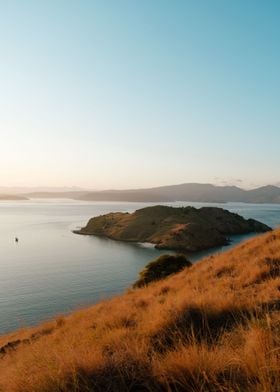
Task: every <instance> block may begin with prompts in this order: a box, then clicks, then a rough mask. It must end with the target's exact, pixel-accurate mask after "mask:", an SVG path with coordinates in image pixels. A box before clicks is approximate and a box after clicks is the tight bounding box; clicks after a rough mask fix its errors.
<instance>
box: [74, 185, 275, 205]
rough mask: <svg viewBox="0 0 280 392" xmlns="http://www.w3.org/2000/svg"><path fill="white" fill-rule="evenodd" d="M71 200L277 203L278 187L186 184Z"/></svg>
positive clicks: (84, 194) (82, 196)
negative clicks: (248, 187)
mask: <svg viewBox="0 0 280 392" xmlns="http://www.w3.org/2000/svg"><path fill="white" fill-rule="evenodd" d="M75 198H78V199H80V200H87V201H127V202H172V201H192V202H216V203H226V202H245V203H280V188H279V187H276V186H272V185H268V186H264V187H261V188H256V189H252V190H244V189H241V188H238V187H236V186H215V185H212V184H196V183H188V184H180V185H170V186H162V187H157V188H147V189H131V190H107V191H98V192H84V193H81V194H80V195H77V196H75Z"/></svg>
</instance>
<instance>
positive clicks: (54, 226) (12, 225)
mask: <svg viewBox="0 0 280 392" xmlns="http://www.w3.org/2000/svg"><path fill="white" fill-rule="evenodd" d="M151 204H152V203H151ZM206 204H207V203H187V202H177V203H168V205H173V206H183V205H184V206H186V205H194V206H202V205H206ZM147 205H148V204H147V203H145V204H143V203H142V204H141V203H105V202H92V203H86V202H79V201H72V200H30V201H23V202H4V201H2V202H0V248H1V258H0V333H4V332H7V331H11V330H13V329H15V328H18V327H24V326H27V325H33V324H35V323H38V322H39V321H41V320H45V319H48V318H50V317H53V316H55V315H58V314H61V313H67V312H69V311H70V310H72V309H76V308H78V307H80V306H86V305H89V304H92V303H94V302H96V301H98V300H100V299H102V298H106V297H110V296H112V295H114V294H116V293H121V292H122V291H123V290H124V289H126V288H128V287H129V286H130V285H131V284H132V283H133V282H134V281H135V280H136V278H137V274H138V272H139V271H140V270H141V269H142V268H143V267H144V266H145V265H146V264H147V263H148V262H149V261H150V260H151V259H153V258H155V257H157V256H158V255H160V254H161V253H167V251H158V250H156V249H154V248H151V247H147V246H143V245H140V244H128V243H122V242H117V241H112V240H108V239H104V238H98V237H94V236H80V235H75V234H73V233H72V230H73V229H75V228H77V227H79V226H83V225H85V223H86V222H87V221H88V219H89V218H90V217H92V216H97V215H100V214H104V213H107V212H112V211H128V212H131V211H134V210H135V209H138V208H141V207H145V206H147ZM208 205H210V204H208ZM211 205H218V204H211ZM220 206H221V207H223V208H226V209H229V210H230V211H233V212H237V213H240V214H241V215H242V216H244V217H245V218H255V219H258V220H260V221H262V222H264V223H266V224H268V225H270V226H272V227H276V226H279V225H280V205H269V204H263V205H255V204H241V203H227V204H221V205H220ZM16 236H17V237H19V242H18V243H15V237H16ZM247 237H249V236H235V237H234V240H233V242H232V245H235V244H236V243H238V242H239V241H241V240H243V239H245V238H247ZM228 248H229V247H223V248H217V249H214V250H210V251H206V252H200V253H196V254H192V255H189V256H188V257H189V258H190V259H191V260H192V261H197V260H199V259H201V258H202V257H203V256H205V255H207V254H210V253H213V252H217V251H221V250H224V249H228Z"/></svg>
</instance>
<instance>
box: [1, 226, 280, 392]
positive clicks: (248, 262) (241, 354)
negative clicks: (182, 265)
mask: <svg viewBox="0 0 280 392" xmlns="http://www.w3.org/2000/svg"><path fill="white" fill-rule="evenodd" d="M279 310H280V230H277V231H274V232H270V233H267V234H264V235H262V236H261V237H258V238H255V239H253V240H250V241H249V242H247V243H244V244H241V245H240V246H238V247H237V248H235V249H233V250H231V251H229V252H227V253H224V254H220V255H217V256H211V257H208V258H206V259H204V260H203V261H201V262H200V263H198V264H195V265H194V266H192V267H190V268H187V269H185V270H183V271H182V272H180V273H178V274H175V275H173V276H171V277H169V278H167V279H165V280H162V281H158V282H155V283H152V284H150V285H149V286H147V287H144V288H140V289H136V290H131V291H130V292H128V293H127V294H124V295H122V296H119V297H115V298H113V299H112V300H108V301H104V302H101V303H99V304H98V305H96V306H93V307H91V308H89V309H85V310H81V311H78V312H75V313H73V314H71V315H70V316H68V317H60V318H57V319H56V320H53V321H51V322H49V323H46V324H42V325H40V326H39V327H37V328H33V329H26V330H22V331H18V332H15V333H12V334H10V335H8V336H3V337H0V347H2V348H1V349H0V357H1V359H0V375H1V376H0V391H2V392H74V391H75V392H78V391H80V392H81V391H100V392H104V391H120V392H121V391H166V392H168V391H190V392H198V391H201V392H202V391H203V392H205V391H206V392H207V391H221V392H222V391H239V392H247V391H252V392H272V391H275V392H276V391H279V385H280V314H279Z"/></svg>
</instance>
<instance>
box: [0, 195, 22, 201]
mask: <svg viewBox="0 0 280 392" xmlns="http://www.w3.org/2000/svg"><path fill="white" fill-rule="evenodd" d="M0 200H28V198H27V197H25V196H21V195H0Z"/></svg>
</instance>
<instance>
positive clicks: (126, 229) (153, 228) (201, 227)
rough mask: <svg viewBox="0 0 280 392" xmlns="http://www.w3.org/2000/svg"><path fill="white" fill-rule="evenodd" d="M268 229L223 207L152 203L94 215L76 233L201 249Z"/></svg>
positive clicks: (175, 247)
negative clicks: (173, 205) (178, 206)
mask: <svg viewBox="0 0 280 392" xmlns="http://www.w3.org/2000/svg"><path fill="white" fill-rule="evenodd" d="M268 230H270V228H269V227H268V226H266V225H264V224H262V223H260V222H257V221H255V220H253V219H248V220H246V219H244V218H242V217H241V216H240V215H237V214H234V213H231V212H229V211H227V210H224V209H222V208H214V207H203V208H199V209H197V208H194V207H182V208H174V207H168V206H153V207H146V208H142V209H140V210H137V211H135V212H134V213H133V214H129V213H122V212H117V213H110V214H106V215H101V216H98V217H95V218H92V219H90V221H89V222H88V224H87V225H86V227H84V228H83V229H81V230H79V231H76V233H78V234H92V235H99V236H106V237H108V238H112V239H115V240H121V241H132V242H150V243H152V244H155V245H156V247H157V248H159V249H175V250H188V251H198V250H202V249H207V248H211V247H214V246H219V245H225V244H227V243H228V239H227V236H228V235H231V234H243V233H250V232H254V231H256V232H265V231H268Z"/></svg>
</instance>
